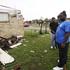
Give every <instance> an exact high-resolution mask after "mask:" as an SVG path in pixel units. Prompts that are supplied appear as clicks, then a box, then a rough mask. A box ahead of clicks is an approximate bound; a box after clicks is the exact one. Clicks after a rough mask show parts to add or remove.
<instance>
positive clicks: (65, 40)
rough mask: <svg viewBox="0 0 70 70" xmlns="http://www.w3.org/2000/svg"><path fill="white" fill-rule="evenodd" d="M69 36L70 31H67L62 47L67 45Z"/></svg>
mask: <svg viewBox="0 0 70 70" xmlns="http://www.w3.org/2000/svg"><path fill="white" fill-rule="evenodd" d="M69 36H70V32H66V33H65V36H64V42H63V43H62V44H61V47H62V48H64V47H65V43H66V42H67V40H68V38H69Z"/></svg>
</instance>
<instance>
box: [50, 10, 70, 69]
mask: <svg viewBox="0 0 70 70" xmlns="http://www.w3.org/2000/svg"><path fill="white" fill-rule="evenodd" d="M66 18H67V14H66V11H62V12H61V13H60V14H59V15H58V16H57V19H58V20H56V19H55V18H54V17H53V18H52V20H51V22H50V29H51V49H52V48H56V47H58V50H59V62H58V64H57V66H56V67H54V68H53V70H66V62H67V54H68V48H69V36H70V21H68V20H66Z"/></svg>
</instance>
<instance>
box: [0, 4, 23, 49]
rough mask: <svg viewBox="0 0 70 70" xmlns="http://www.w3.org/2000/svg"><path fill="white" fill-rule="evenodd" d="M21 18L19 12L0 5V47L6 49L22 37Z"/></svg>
mask: <svg viewBox="0 0 70 70" xmlns="http://www.w3.org/2000/svg"><path fill="white" fill-rule="evenodd" d="M23 23H24V21H23V16H22V14H21V11H20V10H17V9H13V8H10V7H7V6H2V5H0V45H3V46H5V48H6V47H9V46H12V45H13V44H16V43H18V42H19V40H20V39H21V38H23V36H24V28H23Z"/></svg>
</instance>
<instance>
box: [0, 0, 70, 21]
mask: <svg viewBox="0 0 70 70" xmlns="http://www.w3.org/2000/svg"><path fill="white" fill-rule="evenodd" d="M0 5H5V6H10V7H13V8H16V9H19V10H21V11H22V14H23V17H24V18H25V20H30V19H36V18H37V19H38V18H41V17H43V18H51V17H57V15H58V14H59V13H60V12H61V11H63V10H66V11H67V15H68V17H70V0H0Z"/></svg>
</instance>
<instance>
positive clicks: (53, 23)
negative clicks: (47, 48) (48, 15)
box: [49, 17, 58, 49]
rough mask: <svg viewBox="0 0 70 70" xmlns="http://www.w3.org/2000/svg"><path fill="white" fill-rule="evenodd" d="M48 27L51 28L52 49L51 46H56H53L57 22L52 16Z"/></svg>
mask: <svg viewBox="0 0 70 70" xmlns="http://www.w3.org/2000/svg"><path fill="white" fill-rule="evenodd" d="M49 27H50V30H51V49H52V48H56V46H55V33H56V29H57V27H58V22H57V21H56V19H55V18H54V17H52V19H51V21H50V25H49Z"/></svg>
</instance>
